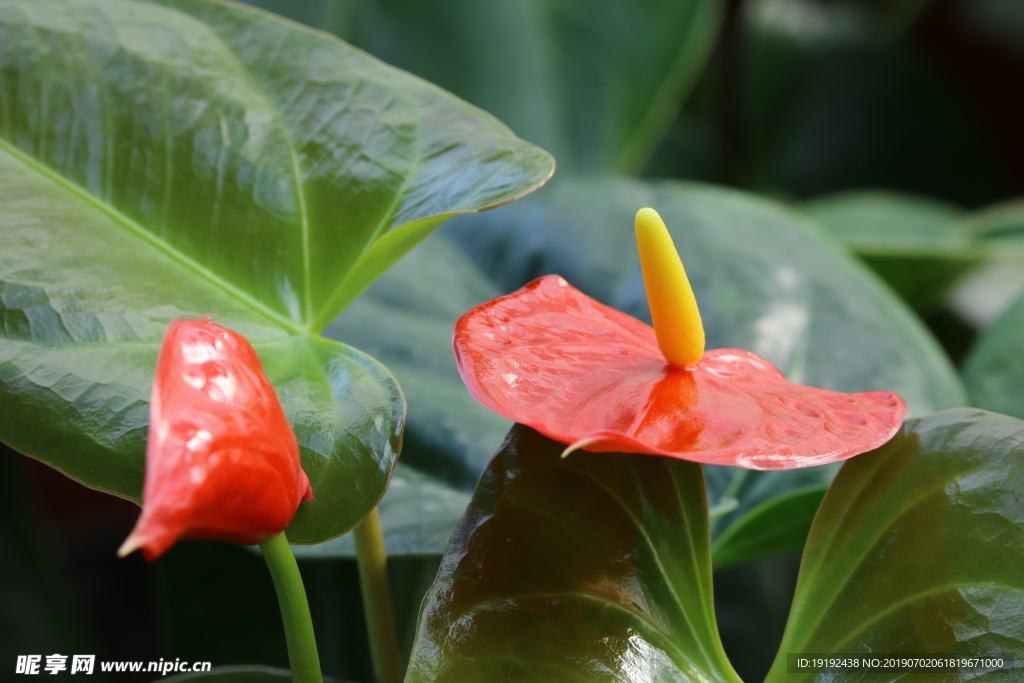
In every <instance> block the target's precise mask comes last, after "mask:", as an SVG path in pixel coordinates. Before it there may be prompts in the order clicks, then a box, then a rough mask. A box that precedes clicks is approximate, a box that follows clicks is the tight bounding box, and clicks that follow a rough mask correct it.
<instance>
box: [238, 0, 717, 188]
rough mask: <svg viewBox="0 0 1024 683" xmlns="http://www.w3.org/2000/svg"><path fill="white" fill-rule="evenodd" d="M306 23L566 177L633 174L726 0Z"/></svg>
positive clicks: (418, 3)
mask: <svg viewBox="0 0 1024 683" xmlns="http://www.w3.org/2000/svg"><path fill="white" fill-rule="evenodd" d="M253 4H257V5H261V6H263V7H267V8H270V9H273V10H274V11H281V12H283V13H284V14H286V15H287V14H291V16H293V17H294V18H296V19H298V20H300V21H312V22H313V25H317V26H320V27H322V28H325V29H327V30H329V31H332V32H335V33H336V34H337V35H340V36H341V37H342V38H344V39H346V40H349V41H350V42H352V43H353V44H354V45H356V46H358V47H361V48H363V49H365V50H367V51H368V52H370V53H371V54H373V55H376V56H377V57H380V58H381V59H383V60H384V61H386V62H388V63H389V64H393V65H395V66H397V67H400V68H402V69H406V70H408V71H410V72H412V73H414V74H417V75H418V76H422V77H423V78H425V79H427V80H429V81H431V82H433V83H436V84H437V85H439V86H441V87H442V88H445V89H446V90H449V91H450V92H452V93H454V94H456V95H458V96H460V97H462V98H464V99H466V100H467V101H468V102H471V103H472V104H475V105H477V106H479V107H482V108H483V109H486V110H487V111H489V112H490V113H492V114H494V115H495V116H497V117H498V118H499V119H501V120H502V121H503V122H505V123H506V124H507V125H508V126H509V127H511V128H512V130H513V131H515V133H516V135H518V136H519V137H521V138H523V139H525V140H528V141H530V142H532V143H534V144H536V145H540V146H541V147H543V148H544V149H546V150H548V151H549V152H551V153H552V154H553V155H554V156H555V159H557V161H558V165H559V168H560V169H561V170H562V171H563V173H564V172H566V171H568V172H585V173H598V172H625V173H629V172H637V171H639V169H641V168H642V167H643V166H644V165H645V164H646V162H647V158H648V157H649V155H650V153H651V151H652V149H653V148H654V146H655V145H657V143H658V141H659V139H660V138H661V136H662V134H663V133H664V130H665V128H666V127H667V126H668V124H669V123H670V122H671V120H672V118H673V116H674V115H675V111H676V110H677V108H678V106H679V102H680V101H681V99H682V98H683V96H684V95H685V94H686V93H687V91H688V90H689V89H690V88H691V87H692V85H693V83H694V82H695V81H696V79H697V77H698V76H699V74H700V71H701V69H702V68H703V66H704V64H705V62H706V60H707V57H708V55H709V54H710V52H711V48H712V47H713V45H714V41H715V38H716V35H717V27H718V23H719V20H720V15H721V12H722V7H723V4H724V3H723V1H722V0H631V1H630V2H623V1H622V0H541V1H539V2H521V1H520V0H488V1H487V2H477V1H476V0H452V1H450V2H444V3H437V2H433V1H431V0H360V1H358V2H355V1H352V0H319V2H315V1H314V2H304V3H294V2H282V1H281V0H276V1H274V0H259V1H258V2H254V3H253Z"/></svg>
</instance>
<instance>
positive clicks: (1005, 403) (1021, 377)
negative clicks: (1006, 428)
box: [964, 297, 1024, 418]
mask: <svg viewBox="0 0 1024 683" xmlns="http://www.w3.org/2000/svg"><path fill="white" fill-rule="evenodd" d="M964 382H966V384H967V389H968V391H969V392H970V395H971V403H972V404H973V405H976V406H978V407H979V408H984V409H986V410H994V411H997V412H1000V413H1006V414H1007V415H1013V416H1015V417H1019V418H1024V297H1021V298H1020V299H1018V300H1017V303H1016V304H1014V305H1013V306H1012V307H1011V308H1010V310H1008V311H1007V312H1006V313H1004V314H1003V316H1002V317H1001V318H999V320H997V321H996V323H995V324H994V325H992V327H990V328H988V329H987V330H985V332H984V333H983V334H982V335H981V337H980V338H979V339H978V341H977V343H976V344H975V346H974V348H973V349H972V350H971V353H970V355H969V356H968V358H967V361H966V363H965V365H964Z"/></svg>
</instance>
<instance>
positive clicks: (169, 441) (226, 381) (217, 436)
mask: <svg viewBox="0 0 1024 683" xmlns="http://www.w3.org/2000/svg"><path fill="white" fill-rule="evenodd" d="M312 498H313V491H312V488H311V487H310V485H309V479H308V478H307V477H306V473H305V472H303V470H302V465H301V463H300V461H299V446H298V443H297V442H296V440H295V434H294V432H293V431H292V428H291V425H289V424H288V420H287V418H286V417H285V414H284V410H283V409H282V408H281V404H280V402H279V401H278V399H277V394H276V393H275V392H274V387H273V386H272V385H271V384H270V381H269V380H268V379H267V378H266V376H265V375H264V373H263V366H262V365H261V364H260V360H259V358H258V357H257V355H256V352H255V351H254V350H253V348H252V346H251V345H250V344H249V342H248V341H246V339H245V337H243V336H242V335H240V334H238V333H236V332H232V331H231V330H228V329H225V328H223V327H221V326H220V325H217V324H215V323H213V322H211V321H209V320H208V319H204V320H175V321H174V322H172V323H171V324H170V325H169V326H168V328H167V332H166V334H165V335H164V340H163V345H162V346H161V348H160V356H159V358H158V359H157V365H156V376H155V378H154V382H153V393H152V399H151V403H150V411H149V438H148V442H147V446H146V480H145V485H144V487H143V491H142V500H143V508H142V515H141V516H140V517H139V521H138V522H137V523H136V525H135V529H134V530H132V533H131V534H130V535H129V536H128V538H127V539H126V540H125V542H124V545H122V546H121V549H120V551H119V552H118V554H119V555H122V556H124V555H127V554H128V553H130V552H132V551H133V550H136V549H138V548H141V549H142V552H143V555H144V556H145V557H146V559H147V560H151V561H152V560H154V559H156V558H157V557H159V556H160V555H162V554H163V553H164V552H166V551H167V549H168V548H170V547H171V546H172V545H173V544H174V543H175V542H176V541H178V539H181V538H195V539H198V538H211V539H217V540H222V541H230V542H233V543H244V544H252V543H259V542H261V541H263V540H265V539H267V538H269V537H270V536H271V535H273V534H275V533H277V532H279V531H281V530H283V529H284V528H285V527H286V526H288V524H289V523H290V522H291V520H292V518H293V517H294V516H295V512H296V510H297V509H298V506H299V503H300V502H302V501H303V500H312Z"/></svg>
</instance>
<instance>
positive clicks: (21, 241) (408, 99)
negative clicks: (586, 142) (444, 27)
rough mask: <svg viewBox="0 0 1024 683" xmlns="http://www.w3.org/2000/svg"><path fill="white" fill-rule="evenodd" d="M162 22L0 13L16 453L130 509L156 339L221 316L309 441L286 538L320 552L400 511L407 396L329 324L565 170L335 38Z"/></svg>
mask: <svg viewBox="0 0 1024 683" xmlns="http://www.w3.org/2000/svg"><path fill="white" fill-rule="evenodd" d="M165 5H167V6H160V5H156V4H152V3H144V2H125V1H123V0H83V1H81V2H66V1H65V2H61V1H59V0H39V1H35V0H33V1H32V2H19V1H18V0H3V1H2V2H0V68H2V69H3V72H4V89H5V90H4V97H2V98H0V206H2V214H3V219H2V223H0V226H2V230H3V238H4V253H3V256H2V257H0V258H2V260H0V313H2V320H3V328H2V339H0V397H2V401H3V405H4V410H3V411H0V438H2V439H3V440H4V441H5V442H8V443H10V444H11V445H12V446H14V447H15V448H16V449H18V450H20V451H22V452H24V453H28V454H30V455H32V456H34V457H37V458H39V459H41V460H43V461H45V462H47V463H48V464H51V465H53V466H54V467H56V468H58V469H60V470H61V471H63V472H65V473H66V474H68V475H69V476H72V477H74V478H76V479H78V480H80V481H82V482H83V483H85V484H87V485H89V486H92V487H95V488H99V489H102V490H106V491H110V492H113V493H116V494H118V495H121V496H124V497H127V498H131V499H135V500H137V499H138V495H139V489H140V486H141V481H142V470H143V460H144V458H143V441H144V438H145V429H146V425H147V412H148V405H147V401H148V397H149V387H150V384H151V378H152V368H153V366H154V365H155V361H156V351H157V347H158V345H159V341H160V338H161V336H162V334H163V331H164V328H165V326H166V324H167V323H168V322H169V321H170V320H172V319H174V318H181V317H198V316H200V315H202V314H212V315H213V316H214V318H215V320H216V322H218V323H220V324H222V325H223V326H225V327H228V328H230V329H233V330H235V331H237V332H240V333H242V334H244V335H246V336H247V337H248V338H249V340H250V341H251V342H252V343H253V345H254V347H255V348H256V350H257V352H258V353H259V354H260V357H261V360H262V361H263V364H264V366H265V368H266V370H267V375H268V376H269V377H270V379H271V381H272V382H274V384H275V387H276V389H277V390H278V392H279V395H280V397H281V399H282V403H283V404H284V407H285V411H286V413H287V414H288V417H289V419H290V420H291V421H292V423H293V425H294V426H295V429H296V433H297V436H298V439H299V444H300V447H301V449H302V457H303V466H304V469H305V470H306V472H307V473H308V474H309V476H310V480H311V482H312V484H313V489H314V491H315V493H316V497H317V499H316V501H313V502H309V503H305V504H304V505H303V506H302V507H301V508H300V510H299V513H298V515H297V516H296V519H295V521H294V522H293V524H292V526H291V527H290V528H289V536H290V538H291V539H292V540H293V541H297V542H317V541H322V540H325V539H327V538H330V537H332V536H336V535H338V534H341V533H343V532H344V531H346V530H348V529H350V528H351V527H352V526H354V525H355V524H356V523H357V522H358V521H359V520H360V519H361V518H362V517H363V516H364V515H365V513H366V512H367V511H368V510H369V509H370V508H371V507H372V506H373V505H374V504H375V503H376V502H377V501H378V500H379V499H380V496H381V495H382V494H383V491H384V488H385V487H386V485H387V481H388V478H389V476H390V472H391V469H392V467H393V464H394V459H395V456H396V452H397V450H398V447H399V444H400V438H401V437H400V435H401V428H402V418H403V410H404V402H403V399H402V397H401V394H400V391H399V389H398V386H397V384H396V383H395V382H394V381H393V378H392V377H391V376H390V374H389V373H388V372H387V370H386V369H384V368H383V367H382V366H381V365H380V364H379V363H377V362H376V361H374V360H373V359H372V358H369V357H368V356H366V355H364V354H362V353H361V352H359V351H356V350H354V349H352V348H349V347H346V346H344V345H340V344H337V343H334V342H329V341H327V340H324V339H321V338H318V337H315V336H313V334H312V333H313V332H315V331H316V330H317V329H318V327H322V326H323V325H324V324H326V322H328V321H329V320H330V319H332V318H333V317H334V316H335V315H336V314H337V312H338V311H339V310H340V309H341V308H342V307H343V306H344V305H345V304H346V303H347V302H348V301H351V299H352V298H354V297H355V296H356V295H357V294H358V293H359V291H360V290H361V288H363V287H365V285H366V284H368V282H369V281H370V280H372V278H373V277H374V276H376V275H377V274H379V272H381V271H382V270H383V269H384V268H386V267H387V265H389V264H390V263H392V262H393V261H394V260H395V259H397V258H398V257H399V256H400V255H401V253H403V252H404V250H406V249H408V248H410V247H411V246H412V245H413V244H415V243H416V241H418V240H419V239H422V237H423V236H424V235H425V234H426V232H427V231H429V229H431V228H433V227H434V226H436V225H437V223H438V222H440V220H441V219H442V218H443V217H444V216H446V215H450V214H452V213H458V212H464V211H476V210H479V209H484V208H488V207H491V206H495V205H498V204H502V203H504V202H507V201H510V200H512V199H514V198H516V197H518V196H519V195H521V194H523V193H525V192H528V191H529V190H531V189H533V188H535V187H536V186H537V185H539V184H540V183H542V182H543V181H544V180H545V179H546V178H547V177H548V175H549V174H550V172H551V170H552V162H551V159H550V157H549V156H548V155H547V154H546V153H544V152H543V151H541V150H539V149H537V148H535V147H532V146H530V145H528V144H526V143H523V142H522V141H519V140H517V139H516V138H514V137H513V136H512V134H511V133H510V132H509V131H508V129H507V128H505V127H504V126H502V125H501V124H500V123H498V122H497V121H495V120H494V119H493V118H491V117H490V116H489V115H487V114H484V113H483V112H480V111H478V110H476V109H474V108H472V107H470V106H468V105H466V104H465V103H463V102H460V101H459V100H457V99H455V98H453V97H451V96H448V95H446V94H445V93H443V92H442V91H440V90H438V89H437V88H435V87H434V86H431V85H429V84H426V83H424V82H422V81H420V80H419V79H415V78H411V77H409V76H408V75H407V74H403V73H401V72H399V71H397V70H395V69H392V68H390V67H387V66H386V65H383V64H381V63H379V62H377V61H376V60H373V59H372V58H369V57H367V56H366V55H364V54H362V53H360V52H359V51H357V50H353V49H352V48H350V47H348V46H346V45H344V44H343V43H341V42H340V41H337V40H335V39H333V38H331V37H329V36H326V35H322V34H319V33H314V32H310V31H307V30H304V29H301V28H299V27H297V26H295V25H292V24H291V23H288V22H283V21H280V20H278V19H275V18H274V17H272V16H270V15H266V14H264V13H260V12H254V11H251V10H246V9H244V8H242V7H240V6H235V5H226V4H220V3H214V2H205V1H201V0H195V1H190V0H181V1H180V2H171V1H170V0H169V1H168V2H167V3H165ZM318 321H319V322H318Z"/></svg>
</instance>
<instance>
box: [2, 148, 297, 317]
mask: <svg viewBox="0 0 1024 683" xmlns="http://www.w3.org/2000/svg"><path fill="white" fill-rule="evenodd" d="M0 151H3V152H6V153H7V154H9V155H11V156H12V157H14V158H15V159H17V160H18V161H20V162H22V163H23V164H25V165H26V166H28V167H29V168H31V169H32V170H34V171H36V172H37V173H39V174H40V175H42V176H43V177H45V178H47V179H48V180H50V181H51V182H53V183H55V184H56V185H58V186H60V187H61V188H63V189H64V190H65V191H67V192H69V193H71V194H72V195H74V196H76V197H78V198H79V199H81V200H83V201H85V202H86V203H88V204H90V205H91V206H93V207H94V208H96V209H98V210H100V211H102V212H103V213H105V214H106V215H107V216H109V217H110V218H112V219H114V221H116V222H117V223H119V224H120V225H122V226H123V227H124V228H125V229H127V230H128V232H130V233H132V234H134V235H135V236H136V237H138V238H140V239H142V240H143V241H145V242H147V243H148V244H149V245H150V246H153V247H155V248H156V249H157V250H159V251H160V252H162V253H163V254H165V255H166V256H168V257H170V258H171V259H172V260H174V261H176V262H177V263H179V264H181V265H183V266H185V267H186V268H188V269H189V270H191V271H193V272H194V273H196V274H197V275H199V276H200V277H202V278H204V279H206V280H207V281H208V282H210V283H211V284H213V285H214V286H215V287H217V288H218V289H220V290H222V291H223V292H225V293H226V294H228V295H229V296H231V297H232V298H234V299H236V300H237V301H238V302H240V303H242V304H245V305H246V306H248V307H249V308H251V309H252V310H253V311H255V312H256V313H258V314H260V315H261V316H263V317H265V318H268V319H269V320H272V321H273V322H275V323H276V324H278V325H279V326H280V327H282V328H284V329H285V330H287V331H288V332H290V333H292V334H299V335H306V334H308V332H309V331H308V330H306V329H304V328H302V327H300V326H299V325H296V324H295V323H294V322H293V321H292V320H290V319H288V318H287V317H285V316H283V315H281V314H280V313H278V312H277V311H275V310H273V309H272V308H270V307H268V306H267V305H266V304H265V303H263V302H262V301H260V300H259V299H257V298H256V297H254V296H252V295H251V294H249V293H248V292H246V291H244V290H243V289H241V288H239V287H237V286H235V285H234V284H232V283H230V282H228V281H227V280H225V279H223V278H222V277H220V276H219V275H217V274H216V273H215V272H213V271H212V270H210V269H209V268H207V267H206V266H204V265H202V264H201V263H199V262H197V261H195V260H194V259H192V258H190V257H189V256H187V255H186V254H184V253H182V252H181V251H179V250H178V249H175V248H174V247H173V246H172V245H170V244H168V243H167V242H165V241H163V240H161V239H160V238H159V237H157V236H156V235H154V234H153V233H151V232H150V231H148V230H146V229H145V228H144V227H142V225H140V224H139V223H138V222H137V221H135V220H134V219H132V218H130V217H129V216H127V215H125V214H124V213H122V212H121V211H120V210H118V209H117V208H115V207H114V206H111V205H110V204H108V203H107V202H105V201H103V200H101V199H100V198H99V197H97V196H96V195H94V194H92V193H91V192H88V191H87V190H85V189H84V188H82V187H81V186H79V185H78V184H76V183H74V182H72V181H70V180H68V179H67V178H65V177H64V176H62V175H60V174H59V173H57V172H56V171H54V170H53V169H51V168H50V167H49V166H46V165H45V164H43V163H42V162H40V161H39V160H38V159H36V158H35V157H33V156H31V155H29V154H27V153H25V152H24V151H23V150H21V149H20V148H18V147H16V146H15V145H13V144H11V143H10V142H8V141H7V140H6V139H5V138H3V137H0Z"/></svg>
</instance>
